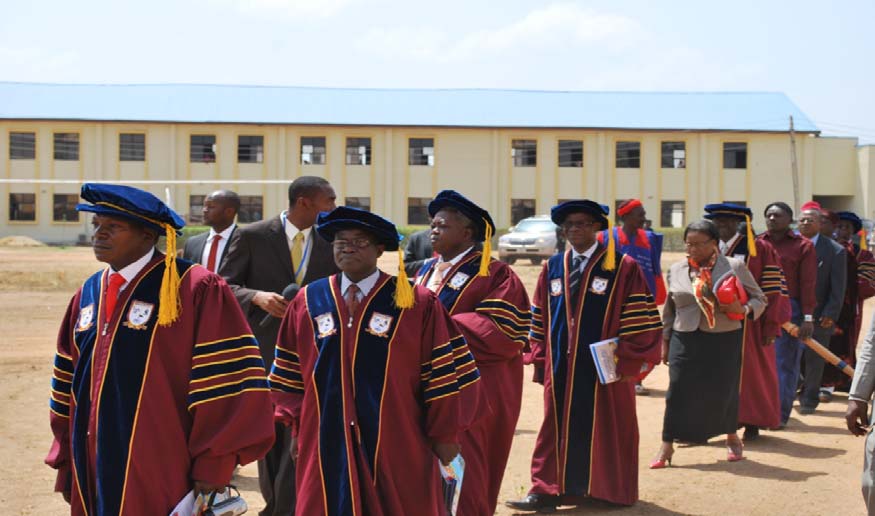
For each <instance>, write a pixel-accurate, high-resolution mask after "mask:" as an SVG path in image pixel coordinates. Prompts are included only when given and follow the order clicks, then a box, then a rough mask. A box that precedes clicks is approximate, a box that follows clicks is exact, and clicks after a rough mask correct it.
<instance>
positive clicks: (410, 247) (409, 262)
mask: <svg viewBox="0 0 875 516" xmlns="http://www.w3.org/2000/svg"><path fill="white" fill-rule="evenodd" d="M431 258H434V251H433V250H432V248H431V229H430V228H429V229H420V230H419V231H416V232H414V233H411V234H410V235H409V236H408V237H407V245H405V246H404V270H405V271H406V272H407V275H408V276H410V277H411V278H412V277H414V276H416V273H417V272H419V268H420V267H422V264H424V263H425V262H426V260H430V259H431Z"/></svg>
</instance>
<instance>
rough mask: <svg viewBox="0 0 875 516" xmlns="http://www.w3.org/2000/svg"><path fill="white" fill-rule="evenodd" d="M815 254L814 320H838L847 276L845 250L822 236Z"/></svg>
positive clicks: (815, 248) (818, 239) (815, 247)
mask: <svg viewBox="0 0 875 516" xmlns="http://www.w3.org/2000/svg"><path fill="white" fill-rule="evenodd" d="M814 251H815V252H816V253H817V287H816V288H815V298H816V299H817V307H816V308H815V309H814V320H815V321H817V319H818V318H820V317H822V316H826V317H829V318H831V319H832V320H833V321H835V320H838V318H839V312H841V310H842V303H843V302H844V299H845V286H846V285H845V282H846V280H847V276H848V257H847V251H845V248H844V247H842V246H840V245H839V244H837V243H836V242H835V241H834V240H833V239H831V238H827V237H825V236H823V235H821V236H819V237H818V238H817V244H816V245H815V246H814Z"/></svg>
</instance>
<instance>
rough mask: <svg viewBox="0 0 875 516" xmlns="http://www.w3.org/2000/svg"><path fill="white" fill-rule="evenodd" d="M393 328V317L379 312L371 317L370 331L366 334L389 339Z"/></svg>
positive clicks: (369, 322)
mask: <svg viewBox="0 0 875 516" xmlns="http://www.w3.org/2000/svg"><path fill="white" fill-rule="evenodd" d="M391 327H392V317H391V316H389V315H384V314H381V313H379V312H374V314H373V315H371V320H370V321H368V329H367V330H365V331H366V332H368V333H370V334H371V335H374V336H377V337H388V336H389V328H391Z"/></svg>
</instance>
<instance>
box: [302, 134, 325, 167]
mask: <svg viewBox="0 0 875 516" xmlns="http://www.w3.org/2000/svg"><path fill="white" fill-rule="evenodd" d="M301 164H302V165H324V164H325V137H324V136H305V137H302V138H301Z"/></svg>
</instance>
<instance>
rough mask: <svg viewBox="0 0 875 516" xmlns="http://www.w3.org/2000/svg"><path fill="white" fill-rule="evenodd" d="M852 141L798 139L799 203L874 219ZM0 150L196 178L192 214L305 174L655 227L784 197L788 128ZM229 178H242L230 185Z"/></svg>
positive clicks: (788, 192) (78, 228) (162, 139)
mask: <svg viewBox="0 0 875 516" xmlns="http://www.w3.org/2000/svg"><path fill="white" fill-rule="evenodd" d="M10 131H26V132H35V133H36V135H37V144H36V146H37V155H36V159H34V160H11V159H9V132H10ZM54 132H78V133H79V134H80V160H79V161H74V162H60V161H55V160H54V159H53V148H52V134H53V133H54ZM124 132H133V133H144V134H145V135H146V161H145V162H119V160H118V153H119V150H118V145H119V143H118V142H119V134H120V133H124ZM192 134H214V135H216V143H217V153H216V162H215V163H210V164H204V163H191V162H190V160H189V142H190V137H191V135H192ZM241 135H261V136H263V137H264V143H265V149H264V161H263V163H256V164H250V163H237V138H238V137H239V136H241ZM305 136H324V137H325V138H326V142H327V156H326V164H325V165H302V164H301V155H300V153H301V145H300V143H301V138H302V137H305ZM355 137H367V138H371V149H372V151H371V155H372V163H371V164H370V165H369V166H359V165H347V164H346V138H355ZM410 138H433V139H434V140H435V164H434V166H433V167H428V166H409V165H408V140H409V139H410ZM514 139H534V140H536V141H537V144H538V148H537V166H536V167H514V166H513V162H512V160H511V145H512V141H513V140H514ZM563 139H569V140H583V142H584V164H583V167H580V168H559V167H558V142H559V140H563ZM617 141H638V142H640V143H641V167H640V168H639V169H615V153H616V149H615V145H616V142H617ZM665 141H683V142H685V144H686V168H684V169H663V168H662V166H661V165H662V164H661V144H662V142H665ZM725 142H745V143H747V144H748V167H747V169H744V170H724V169H723V144H724V143H725ZM855 145H856V140H855V139H850V138H814V137H809V136H807V135H799V136H798V137H797V156H798V160H799V170H800V194H801V195H800V198H801V199H802V200H807V199H810V198H811V197H812V196H813V195H817V196H844V197H842V198H841V199H842V203H846V202H850V203H851V204H852V205H853V206H854V208H855V209H857V210H858V211H861V212H863V213H867V214H868V216H869V217H872V216H875V211H873V210H875V181H873V175H875V155H873V154H875V151H873V147H860V148H856V147H855ZM0 155H2V156H3V157H4V158H5V159H3V161H0V163H4V170H3V171H2V172H0V177H4V178H6V179H14V178H21V179H50V180H51V179H71V180H75V181H82V180H92V179H103V180H115V181H120V182H124V181H132V180H141V179H147V180H155V181H158V182H159V183H157V184H154V185H149V186H146V187H145V188H146V189H148V190H150V191H152V192H153V193H155V194H156V195H158V196H159V197H160V198H162V199H164V198H165V193H164V191H165V186H167V185H166V184H165V183H162V182H161V181H165V180H195V181H201V182H202V183H200V184H179V185H169V188H170V190H171V196H172V199H173V204H174V207H175V208H176V209H177V210H178V211H179V212H180V213H182V214H187V213H188V211H189V197H190V196H191V195H205V194H208V193H209V192H211V191H213V190H215V189H217V188H222V187H225V188H230V189H232V190H235V191H237V192H238V193H240V194H241V195H258V196H262V198H263V207H264V208H263V216H264V217H271V216H273V215H275V214H276V213H279V212H280V211H281V210H283V209H285V208H286V205H287V186H288V183H289V182H291V181H292V180H293V179H294V178H295V177H298V176H300V175H304V174H307V175H317V176H322V177H326V178H328V179H329V180H330V181H331V182H332V184H333V185H334V187H335V190H336V192H337V196H338V201H339V202H341V203H342V202H343V200H344V198H346V197H369V198H370V199H371V207H372V210H374V211H375V212H377V213H380V214H381V215H384V216H387V217H389V218H390V219H392V220H394V221H396V222H397V223H399V224H402V225H403V224H406V222H407V220H406V219H407V199H408V198H409V197H426V198H430V197H432V196H433V195H434V194H435V193H437V192H438V191H439V190H441V189H444V188H454V189H457V190H460V191H461V192H463V193H464V194H466V195H468V196H469V197H471V198H472V199H474V200H475V201H476V202H478V203H480V204H481V205H483V206H484V207H485V208H487V209H488V210H489V211H490V212H491V213H492V215H493V218H494V219H495V221H496V224H497V225H498V226H499V227H507V226H508V225H510V199H515V198H519V199H534V200H535V201H536V211H537V212H538V213H547V212H548V211H549V209H550V207H551V206H552V205H553V204H554V203H555V202H556V201H557V199H569V198H581V197H588V198H592V199H594V200H597V201H599V202H602V203H604V204H607V205H609V206H611V207H612V208H613V206H614V200H615V199H625V198H628V197H640V198H641V199H642V201H643V202H644V205H645V207H646V209H647V210H648V212H649V216H650V218H651V219H653V220H654V221H655V222H656V223H657V224H658V222H659V212H660V206H661V201H663V200H671V201H684V202H685V205H686V216H685V221H689V220H692V219H693V218H696V217H698V215H699V214H700V213H701V210H702V207H703V206H704V205H705V204H707V203H711V202H720V201H739V200H743V201H746V202H747V203H748V206H750V207H751V208H752V209H753V210H754V213H755V214H757V215H758V214H759V213H762V210H763V208H764V207H765V205H766V204H767V203H768V202H771V201H773V200H784V201H787V202H789V203H792V181H791V167H790V142H789V136H788V135H786V134H759V133H719V132H643V131H638V132H636V131H596V130H556V129H534V128H533V129H491V128H483V129H476V128H428V127H420V128H407V127H391V128H387V127H334V126H259V125H232V124H215V125H213V124H204V125H197V124H169V123H168V124H162V123H148V124H136V123H115V122H100V123H98V122H81V123H79V122H57V123H56V122H51V121H46V122H18V121H2V122H0ZM227 180H240V181H252V182H248V183H243V184H234V185H231V184H227V183H225V181H227ZM258 180H278V181H281V183H279V184H263V183H258V182H257V181H258ZM2 190H3V191H5V194H4V195H2V196H0V210H2V219H0V236H5V235H10V234H26V235H30V236H33V237H35V238H39V239H41V240H45V241H49V242H71V241H75V240H76V239H77V238H78V237H79V235H80V234H82V235H87V234H88V232H89V228H88V221H87V220H86V219H87V217H82V218H81V219H80V221H79V222H78V223H72V224H71V223H57V222H53V221H52V195H53V194H54V193H75V192H77V191H78V185H61V184H40V185H32V184H20V183H19V184H5V185H4V187H3V189H2ZM27 192H35V193H37V194H38V195H37V199H38V201H37V221H36V222H33V223H29V222H24V223H22V222H10V221H9V220H8V215H9V193H27ZM848 196H850V197H848ZM838 199H839V198H838V197H836V202H838Z"/></svg>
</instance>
